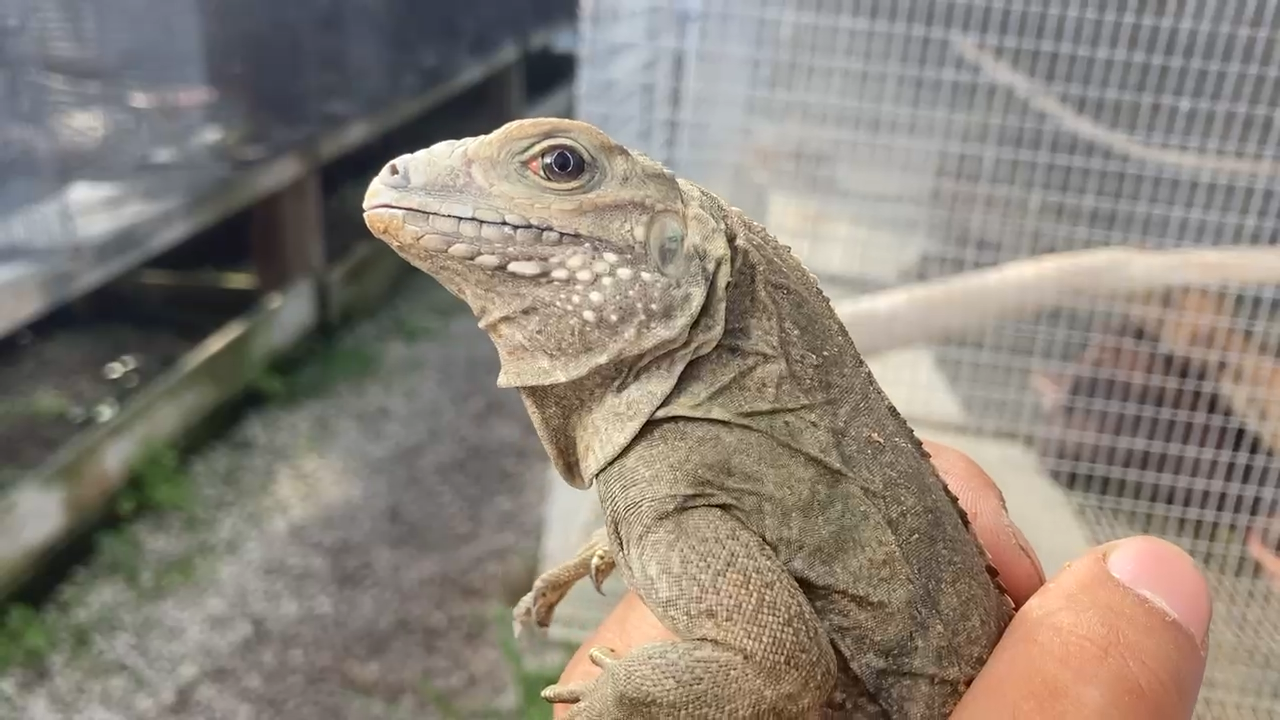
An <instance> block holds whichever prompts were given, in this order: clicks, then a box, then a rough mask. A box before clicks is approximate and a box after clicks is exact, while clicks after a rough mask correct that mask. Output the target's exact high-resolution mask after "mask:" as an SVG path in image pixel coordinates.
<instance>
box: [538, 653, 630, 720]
mask: <svg viewBox="0 0 1280 720" xmlns="http://www.w3.org/2000/svg"><path fill="white" fill-rule="evenodd" d="M586 657H588V660H590V661H591V665H595V666H596V667H599V669H600V670H608V669H609V666H611V665H613V662H614V661H616V657H614V655H613V651H612V650H609V648H607V647H593V648H591V650H590V652H588V655H586ZM599 682H600V678H599V676H596V678H595V679H591V680H580V682H576V683H557V684H554V685H548V687H547V688H544V689H543V692H541V697H543V700H545V701H547V702H550V703H566V705H577V703H579V702H582V700H584V698H586V697H589V696H591V692H593V688H594V687H595V685H596V684H598V683H599ZM575 710H579V708H573V710H571V711H570V714H568V715H567V716H568V717H577V716H576V715H573V711H575Z"/></svg>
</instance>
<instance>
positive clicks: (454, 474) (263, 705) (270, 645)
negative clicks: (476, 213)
mask: <svg viewBox="0 0 1280 720" xmlns="http://www.w3.org/2000/svg"><path fill="white" fill-rule="evenodd" d="M343 342H344V343H349V344H351V346H352V347H357V348H370V349H372V350H373V351H374V352H375V353H376V355H377V357H378V358H379V362H378V365H377V366H376V369H375V370H374V371H373V372H372V373H369V374H366V375H363V376H359V377H352V378H349V379H347V380H345V381H343V382H341V383H339V384H336V385H335V386H333V387H332V388H331V389H330V390H329V391H328V392H326V393H324V394H321V395H318V396H315V397H311V398H307V399H302V400H299V401H295V402H289V403H278V404H273V405H268V406H265V407H264V408H263V409H260V410H258V411H255V412H254V413H253V414H251V415H250V416H249V417H247V418H246V419H244V420H243V421H242V422H240V423H239V424H237V425H236V427H235V428H234V429H232V430H231V431H230V432H229V433H228V435H227V436H226V437H224V438H222V439H221V440H219V441H217V442H216V443H214V444H213V445H211V446H210V447H209V448H207V449H206V450H204V451H203V452H201V453H199V454H198V455H197V456H196V457H194V458H193V460H192V462H191V464H190V466H189V469H188V471H189V473H190V476H191V478H192V480H193V481H194V483H195V485H196V486H197V493H198V500H199V501H198V507H199V514H198V515H197V516H196V517H185V516H151V517H148V518H144V519H143V520H142V521H140V522H139V524H138V525H137V527H136V530H137V537H138V538H139V539H140V540H141V545H142V548H143V549H144V553H143V554H142V560H141V562H142V571H143V572H142V575H143V577H144V578H146V577H151V578H161V577H163V578H168V580H166V581H165V582H164V583H158V584H157V583H152V584H150V585H148V584H147V583H143V585H141V586H139V585H137V584H129V583H127V582H124V581H122V580H120V579H119V578H118V577H117V576H115V575H113V574H112V573H110V572H108V568H106V567H105V564H106V560H104V559H97V560H94V561H92V562H90V563H89V564H87V565H86V566H85V567H84V568H83V569H82V570H80V571H79V572H78V574H77V575H76V576H75V577H73V579H72V580H71V581H70V582H69V583H67V585H66V586H65V588H64V590H63V592H62V594H61V596H60V598H59V600H58V602H57V603H55V607H54V609H52V610H50V611H49V612H48V615H47V617H48V618H49V620H50V625H51V626H54V627H60V628H64V629H65V628H76V629H78V631H79V635H81V636H83V638H84V639H85V641H84V642H83V643H80V644H78V645H77V644H64V645H63V646H62V647H61V648H60V649H59V650H58V651H57V652H55V653H54V654H53V655H52V656H51V657H50V659H49V662H48V663H47V667H46V668H44V669H42V670H23V671H20V672H18V671H14V672H10V673H8V674H7V675H5V676H0V717H21V718H26V719H28V720H52V719H54V718H75V719H76V720H150V719H152V718H155V719H160V718H164V719H166V720H167V719H171V718H202V719H203V718H210V719H221V718H229V719H230V718H234V719H235V720H251V719H257V718H264V719H265V718H270V719H272V720H277V719H278V720H292V719H295V718H296V719H297V720H325V719H328V718H342V719H344V720H345V719H347V718H384V717H385V718H391V717H396V718H403V717H413V718H432V717H439V715H437V714H436V713H435V711H434V710H433V709H432V708H431V706H430V705H429V704H428V703H426V702H424V701H422V700H421V699H420V698H421V695H422V693H421V690H420V688H421V686H422V683H423V681H427V682H429V683H430V685H431V686H434V688H435V689H436V690H438V691H439V692H441V693H443V694H445V695H446V696H448V697H449V698H450V699H451V700H452V701H454V702H455V703H459V704H461V705H462V706H464V707H486V706H489V707H491V706H494V705H495V704H496V705H498V706H501V705H503V704H506V705H508V706H510V705H511V704H512V703H513V702H514V698H515V695H516V693H515V691H514V690H513V682H512V678H511V672H510V669H509V666H508V664H507V663H506V662H505V660H504V658H503V656H502V654H501V651H500V648H499V645H498V638H499V634H500V633H509V632H510V625H509V624H508V623H502V622H500V621H499V620H498V619H496V618H495V613H496V612H497V611H500V609H501V608H502V607H503V606H506V607H509V606H510V603H511V602H512V601H513V600H514V599H515V598H516V597H518V595H519V594H520V593H521V592H523V590H524V589H525V588H527V587H528V583H529V582H530V581H531V579H532V575H533V572H534V564H535V559H536V557H535V556H536V549H537V545H538V535H539V512H540V508H541V500H542V490H541V488H542V483H541V479H542V477H543V473H544V472H545V470H544V468H545V455H544V454H543V451H542V449H541V448H540V446H539V445H538V443H537V439H536V437H535V436H534V433H533V429H532V426H531V424H530V422H529V420H528V418H527V417H526V416H525V414H524V410H523V408H522V406H521V404H520V400H519V397H518V396H517V395H516V394H515V393H514V392H512V391H506V390H500V389H498V388H497V387H496V386H495V385H494V379H495V377H496V375H497V370H498V363H497V356H496V353H495V352H494V351H493V349H492V346H491V345H490V344H489V341H488V339H487V338H486V337H485V336H484V335H483V334H482V332H481V331H480V330H479V329H478V328H477V327H476V326H475V322H474V320H473V319H472V317H471V316H470V315H469V314H468V313H466V311H465V308H464V307H463V306H461V304H460V303H458V302H457V301H455V300H453V298H451V297H449V296H448V295H446V294H445V293H443V291H441V290H440V289H439V288H438V286H436V285H434V284H433V283H431V282H430V281H429V280H426V279H425V278H424V277H417V276H415V278H414V279H413V280H412V281H410V282H409V283H408V284H407V285H406V287H405V289H404V290H402V291H400V292H399V293H397V296H396V297H395V298H394V299H393V301H392V302H391V303H390V304H389V305H388V306H387V307H385V308H384V309H382V310H381V311H380V312H379V313H378V314H377V315H376V316H375V317H373V318H370V319H369V320H367V321H365V322H363V323H361V324H360V325H358V326H357V327H355V328H353V329H352V330H351V331H350V332H348V333H347V334H346V335H345V336H344V339H343ZM188 566H189V567H190V568H192V571H191V572H189V573H188V574H187V575H185V576H181V579H180V580H178V581H173V580H172V577H174V576H175V574H174V573H172V572H170V571H171V570H172V569H173V568H175V567H188ZM147 587H153V588H159V589H158V590H156V589H151V590H148V589H147ZM139 588H141V589H139ZM507 617H509V616H507ZM467 714H470V713H469V712H468V713H467Z"/></svg>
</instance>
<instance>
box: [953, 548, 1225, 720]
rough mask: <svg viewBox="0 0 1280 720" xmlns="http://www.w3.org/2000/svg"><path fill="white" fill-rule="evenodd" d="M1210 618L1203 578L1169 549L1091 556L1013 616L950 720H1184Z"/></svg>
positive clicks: (1196, 687)
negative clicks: (1010, 719) (1022, 719)
mask: <svg viewBox="0 0 1280 720" xmlns="http://www.w3.org/2000/svg"><path fill="white" fill-rule="evenodd" d="M1211 615H1212V607H1211V603H1210V598H1209V590H1208V586H1207V584H1206V583H1205V580H1204V577H1203V576H1202V575H1201V574H1200V572H1199V570H1198V569H1197V568H1196V565H1195V561H1193V560H1192V559H1191V558H1190V557H1189V556H1188V555H1187V554H1186V553H1184V552H1182V550H1180V549H1178V548H1177V547H1176V546H1174V545H1172V544H1170V543H1168V542H1165V541H1163V540H1158V539H1156V538H1152V537H1137V538H1129V539H1127V540H1122V541H1118V542H1115V543H1110V544H1107V545H1103V546H1101V547H1098V548H1095V549H1094V550H1093V551H1091V552H1090V553H1089V554H1087V555H1085V556H1084V557H1083V558H1082V559H1080V560H1078V561H1076V562H1074V563H1070V564H1068V565H1067V566H1066V567H1065V568H1064V569H1063V570H1062V572H1061V573H1059V574H1058V576H1057V577H1055V578H1054V579H1053V580H1051V581H1049V582H1048V583H1047V584H1045V586H1044V587H1043V588H1041V590H1040V591H1039V592H1037V593H1036V594H1035V596H1034V597H1032V598H1031V599H1030V600H1029V601H1028V602H1027V603H1026V604H1025V605H1024V606H1023V607H1022V610H1021V611H1020V612H1019V613H1018V614H1017V615H1016V616H1014V619H1013V622H1012V623H1011V624H1010V625H1009V629H1008V630H1007V631H1006V632H1005V635H1004V638H1003V639H1002V640H1001V641H1000V644H999V645H998V646H997V647H996V650H995V652H994V653H993V654H992V656H991V659H990V660H989V661H988V662H987V665H986V666H985V667H984V668H983V670H982V672H981V673H980V674H979V675H978V678H977V680H975V681H974V683H973V686H972V687H971V688H970V689H969V691H968V693H966V694H965V696H964V698H963V699H962V700H961V702H960V706H959V707H958V708H957V710H956V713H955V714H954V715H952V718H953V720H955V719H959V720H965V719H967V718H982V719H983V720H988V719H998V718H1006V717H1034V718H1126V719H1132V720H1147V719H1148V718H1149V719H1150V720H1177V719H1179V718H1190V717H1191V714H1192V711H1193V710H1194V708H1195V702H1196V696H1197V694H1198V692H1199V689H1200V682H1201V680H1202V679H1203V677H1204V665H1205V652H1204V648H1205V646H1206V638H1207V635H1208V630H1209V621H1210V617H1211Z"/></svg>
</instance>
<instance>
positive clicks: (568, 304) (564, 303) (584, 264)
mask: <svg viewBox="0 0 1280 720" xmlns="http://www.w3.org/2000/svg"><path fill="white" fill-rule="evenodd" d="M446 206H448V207H446ZM441 209H442V210H446V211H447V210H457V211H460V212H459V214H458V215H448V214H435V213H430V212H424V211H421V210H419V211H404V214H403V216H402V217H403V221H404V226H405V230H412V232H410V233H408V237H406V238H405V240H412V239H413V235H414V233H416V234H417V235H418V237H417V240H416V245H417V246H418V247H419V248H421V249H423V250H426V251H428V252H430V253H438V254H444V255H449V256H450V257H453V258H457V259H458V260H461V261H466V262H469V263H471V264H472V265H474V266H476V267H479V268H482V269H484V270H490V271H495V272H506V273H508V274H509V275H511V276H514V277H519V278H525V279H530V280H534V281H540V282H541V283H543V284H551V285H559V286H564V292H562V293H561V294H560V296H559V300H558V301H556V302H555V303H554V304H555V306H556V307H557V308H559V309H562V310H565V311H569V312H572V313H573V314H574V315H575V316H576V318H575V322H578V323H586V324H588V325H606V326H607V325H616V324H618V323H624V324H626V325H627V327H628V328H629V329H628V332H634V331H635V330H637V329H639V326H636V325H633V324H632V321H635V320H638V321H639V322H640V323H641V324H643V323H645V322H646V320H647V317H646V315H647V313H648V312H652V311H654V310H655V309H656V306H654V305H653V304H652V303H649V302H644V301H643V300H642V298H646V297H651V295H650V293H652V292H661V290H660V287H659V286H660V285H661V284H663V283H665V282H666V281H667V280H666V278H665V277H664V276H663V275H661V274H659V273H653V272H649V271H646V270H639V269H637V268H633V267H631V266H629V263H630V261H631V259H632V258H631V257H630V256H628V255H626V254H624V253H620V252H618V251H617V249H615V248H610V249H609V250H604V249H603V248H601V247H599V246H600V245H602V243H599V242H594V241H591V240H589V239H584V238H582V237H580V236H577V235H572V234H566V233H563V232H560V231H558V230H553V229H551V227H550V221H548V220H546V219H545V218H525V217H523V216H520V215H516V214H510V213H499V212H497V211H494V210H487V209H478V208H471V207H466V208H465V209H464V208H463V207H462V206H460V205H457V204H451V203H442V204H441ZM628 318H631V320H628Z"/></svg>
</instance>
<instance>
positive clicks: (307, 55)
mask: <svg viewBox="0 0 1280 720" xmlns="http://www.w3.org/2000/svg"><path fill="white" fill-rule="evenodd" d="M574 12H575V3H574V2H572V0H537V1H536V2H512V1H511V0H477V1H476V2H469V3H438V4H435V5H432V6H431V7H430V9H429V10H428V9H426V8H424V6H423V5H421V4H420V3H410V2H408V1H407V0H355V1H352V2H338V1H336V0H335V1H331V0H320V1H317V2H312V1H306V2H303V1H301V0H284V1H283V2H270V3H262V2H253V1H251V0H104V1H91V0H0V294H3V295H4V296H5V297H6V299H7V300H8V302H6V303H5V304H4V307H3V308H0V335H4V334H8V333H9V332H11V331H13V330H14V329H15V328H17V327H20V326H21V325H22V324H23V323H25V322H27V321H29V320H31V319H32V318H33V317H34V316H37V315H39V314H40V313H41V312H43V311H44V310H45V309H47V307H48V306H50V305H54V304H57V303H58V302H63V301H65V300H68V299H70V298H72V297H74V296H77V295H79V294H82V293H83V292H85V291H86V290H87V289H89V287H90V286H94V285H97V284H101V283H102V282H105V281H106V279H107V278H106V277H105V276H109V275H111V274H112V273H113V272H116V268H115V266H116V265H124V266H128V265H130V264H131V263H132V264H136V263H135V262H134V260H141V259H144V258H145V257H146V256H149V255H154V254H155V253H157V252H160V251H161V250H163V249H165V248H164V247H163V245H164V244H165V243H164V242H162V241H161V240H157V239H156V237H154V235H155V233H154V232H152V230H154V228H148V229H147V230H145V231H143V230H139V229H138V227H139V225H140V224H142V223H145V222H146V221H148V220H152V219H154V218H156V217H158V216H159V215H161V214H164V213H170V214H179V215H180V214H181V207H182V204H183V203H184V202H186V201H189V200H191V199H192V198H197V197H202V196H206V195H208V194H209V193H211V192H215V191H216V190H217V189H218V188H220V187H222V184H224V183H227V182H231V181H234V180H238V179H239V178H240V177H242V175H243V173H244V172H246V171H248V170H252V169H253V168H255V167H257V166H258V165H261V164H262V163H264V162H267V161H270V160H273V159H276V158H280V157H282V156H284V155H285V154H287V153H290V152H295V151H300V150H304V149H305V150H308V152H310V151H315V150H317V147H318V149H319V150H321V151H322V150H323V149H324V145H325V143H326V142H330V141H332V140H333V137H334V133H338V132H345V133H348V134H350V133H351V132H356V131H358V128H356V129H355V130H353V129H352V128H353V127H354V126H353V125H352V124H353V123H357V122H362V121H365V120H371V119H374V118H377V117H379V116H380V115H385V114H386V113H388V112H395V111H396V110H397V108H401V107H403V106H404V105H405V104H406V103H413V102H415V101H421V100H422V98H423V97H424V96H426V95H428V94H430V93H432V92H435V91H437V90H439V89H440V88H443V87H445V86H446V85H448V84H449V83H451V82H453V81H454V80H455V79H456V78H457V77H458V76H459V75H460V74H461V73H464V72H465V71H467V69H468V68H471V67H473V66H474V65H476V64H477V63H478V62H482V61H485V60H486V59H487V58H491V57H492V56H493V55H494V54H495V53H497V52H499V51H500V50H501V49H502V48H504V47H508V46H513V45H514V46H520V47H522V46H523V45H524V44H526V43H527V42H528V41H529V37H530V35H531V33H535V32H538V31H540V30H549V29H553V28H555V27H557V26H558V25H562V24H564V23H566V22H571V21H572V19H573V17H574ZM321 154H323V153H321ZM302 161H303V162H305V158H303V159H302ZM135 256H136V257H135ZM98 275H103V276H104V277H103V278H98V277H97V276H98Z"/></svg>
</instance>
